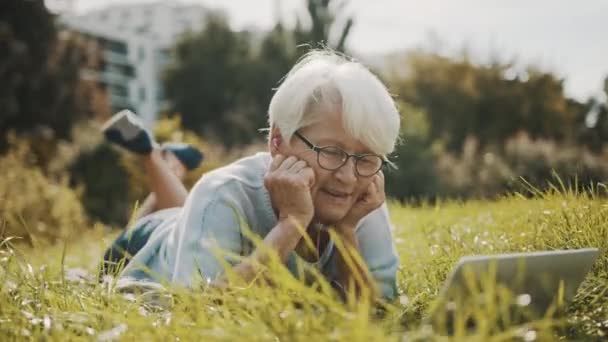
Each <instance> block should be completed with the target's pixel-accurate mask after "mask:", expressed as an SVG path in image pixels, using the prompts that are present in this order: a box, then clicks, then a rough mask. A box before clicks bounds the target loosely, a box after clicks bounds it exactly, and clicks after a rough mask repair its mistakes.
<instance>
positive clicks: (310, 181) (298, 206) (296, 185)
mask: <svg viewBox="0 0 608 342" xmlns="http://www.w3.org/2000/svg"><path fill="white" fill-rule="evenodd" d="M314 183H315V174H314V171H313V170H312V168H310V166H308V164H307V163H306V162H305V161H303V160H299V159H297V158H296V157H293V156H291V157H285V156H284V155H281V154H277V155H275V156H274V158H273V160H272V163H271V164H270V168H269V169H268V172H267V173H266V175H265V176H264V185H265V186H266V189H267V190H268V192H269V193H270V199H271V201H272V206H273V207H274V209H275V210H277V211H278V213H279V221H282V220H295V222H296V223H297V224H301V225H302V227H303V228H304V229H306V227H307V226H308V224H309V223H310V221H311V220H312V217H313V215H314V206H313V202H312V195H311V190H310V189H311V188H312V186H313V185H314Z"/></svg>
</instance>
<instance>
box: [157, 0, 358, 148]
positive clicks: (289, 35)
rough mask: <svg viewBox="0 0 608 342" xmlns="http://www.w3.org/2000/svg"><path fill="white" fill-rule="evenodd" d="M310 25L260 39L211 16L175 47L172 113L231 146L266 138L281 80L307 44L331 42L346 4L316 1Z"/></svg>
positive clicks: (168, 77) (169, 81) (344, 32)
mask: <svg viewBox="0 0 608 342" xmlns="http://www.w3.org/2000/svg"><path fill="white" fill-rule="evenodd" d="M307 4H308V7H307V8H308V15H309V17H310V18H311V22H312V25H311V27H310V28H307V29H302V28H301V25H298V27H297V28H296V29H294V30H288V29H285V27H284V26H283V25H282V24H281V22H280V21H279V22H278V23H277V24H276V25H275V27H274V28H273V29H272V30H271V31H270V32H268V33H266V34H265V35H264V36H263V37H262V39H261V40H256V39H253V35H252V34H251V33H249V32H246V31H243V32H234V31H232V30H231V29H230V27H229V25H228V23H227V22H226V19H225V18H224V17H223V16H221V15H218V14H211V15H210V16H209V18H208V20H207V22H206V26H205V27H204V28H203V30H202V31H201V32H196V33H190V34H188V35H186V36H185V37H184V38H183V39H182V40H181V41H180V42H179V43H178V44H177V45H176V46H175V48H174V57H175V58H174V62H173V64H172V65H170V66H169V68H168V69H167V70H166V73H165V89H167V97H168V99H169V101H170V103H171V106H172V108H171V112H176V113H180V114H181V115H182V122H183V125H184V127H187V128H188V129H190V130H193V131H195V132H197V133H201V134H202V135H204V136H205V138H208V139H211V140H218V141H221V142H222V143H223V144H225V145H226V146H228V147H231V146H236V145H242V144H247V143H250V142H251V141H252V140H254V139H256V138H259V137H261V136H262V135H261V134H259V133H258V132H257V129H258V128H262V127H265V126H266V124H267V122H266V120H267V108H268V103H269V102H270V99H271V97H272V94H273V89H274V88H276V86H277V85H278V83H279V81H280V80H281V78H282V77H283V76H284V75H285V74H286V73H287V72H288V71H289V69H290V68H291V66H292V65H293V64H294V63H295V62H296V61H297V60H298V58H299V57H300V56H301V55H302V54H304V53H306V52H307V49H302V48H299V47H298V43H302V42H311V43H315V42H327V41H328V39H329V36H330V33H331V32H333V29H334V28H335V27H337V26H336V25H337V23H338V21H337V20H336V18H337V16H338V14H339V13H340V11H342V10H343V8H344V6H345V4H346V2H344V1H342V2H339V3H338V2H332V1H328V0H323V1H318V0H311V1H308V2H307ZM352 24H353V20H352V18H348V19H347V20H346V24H344V26H343V27H341V30H340V34H339V39H337V42H336V43H335V44H333V45H331V46H330V47H333V48H335V49H337V50H343V49H344V44H345V42H346V39H347V37H348V34H349V32H350V28H351V27H352Z"/></svg>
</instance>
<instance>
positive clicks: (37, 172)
mask: <svg viewBox="0 0 608 342" xmlns="http://www.w3.org/2000/svg"><path fill="white" fill-rule="evenodd" d="M8 141H9V143H10V146H11V150H10V152H9V153H7V154H5V155H3V156H1V157H0V170H2V177H1V178H0V237H9V236H17V237H23V238H25V239H26V240H27V241H29V242H30V243H32V244H34V245H37V243H38V242H41V243H44V242H46V241H50V242H55V241H58V240H66V239H72V238H73V237H74V236H75V234H76V233H77V232H80V231H81V230H82V229H84V228H85V227H86V226H87V225H88V221H87V217H86V214H85V210H84V208H83V206H82V204H81V203H80V199H79V196H78V194H77V192H76V191H75V190H74V189H71V188H70V187H69V185H68V177H67V175H66V174H65V173H64V174H63V175H62V177H58V178H57V179H55V178H51V177H48V176H47V175H45V174H44V172H43V170H42V169H41V168H40V167H39V166H38V165H37V161H36V160H35V158H34V155H33V154H32V153H31V149H30V147H29V144H28V142H27V141H24V140H18V139H16V138H15V137H14V135H13V136H12V137H9V139H8Z"/></svg>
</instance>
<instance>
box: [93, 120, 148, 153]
mask: <svg viewBox="0 0 608 342" xmlns="http://www.w3.org/2000/svg"><path fill="white" fill-rule="evenodd" d="M102 131H103V134H104V135H105V137H106V139H107V140H108V141H110V142H112V143H115V144H117V145H119V146H121V147H123V148H125V149H127V150H129V151H131V152H135V153H138V154H148V153H150V152H152V148H153V147H154V146H155V145H156V143H155V142H154V139H153V138H152V136H151V135H150V133H148V131H147V130H146V129H145V128H144V125H143V123H142V122H141V120H140V119H139V118H138V117H137V115H135V114H134V113H133V112H131V111H130V110H128V109H125V110H121V111H120V112H118V113H116V114H114V116H112V117H111V118H110V120H108V121H107V122H106V123H105V124H104V125H103V127H102Z"/></svg>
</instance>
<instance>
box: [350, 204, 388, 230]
mask: <svg viewBox="0 0 608 342" xmlns="http://www.w3.org/2000/svg"><path fill="white" fill-rule="evenodd" d="M372 227H374V228H372ZM382 228H385V230H391V229H392V228H391V221H390V216H389V212H388V206H387V205H386V202H385V203H383V204H382V205H381V206H380V207H378V208H377V209H376V210H374V211H372V212H371V213H369V214H368V215H367V216H365V217H364V218H363V219H362V220H361V221H360V222H359V225H358V226H357V232H361V231H362V230H367V229H376V230H382Z"/></svg>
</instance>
